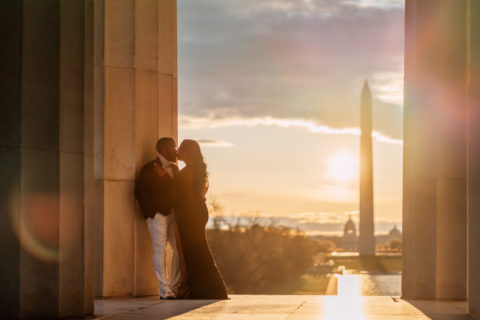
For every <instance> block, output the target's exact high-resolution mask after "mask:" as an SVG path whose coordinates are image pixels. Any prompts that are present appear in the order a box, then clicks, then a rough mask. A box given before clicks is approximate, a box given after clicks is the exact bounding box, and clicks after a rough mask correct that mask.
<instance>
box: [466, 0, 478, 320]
mask: <svg viewBox="0 0 480 320" xmlns="http://www.w3.org/2000/svg"><path fill="white" fill-rule="evenodd" d="M479 15H480V3H479V2H478V1H475V0H473V1H471V0H470V1H469V11H468V21H469V57H470V59H469V68H468V69H469V90H468V254H469V255H468V271H469V272H468V300H469V301H468V302H469V311H470V314H471V316H473V317H474V318H475V319H480V274H479V272H478V270H480V141H479V137H480V42H479V41H478V39H479V36H480V33H479V30H480V20H479V19H478V17H479Z"/></svg>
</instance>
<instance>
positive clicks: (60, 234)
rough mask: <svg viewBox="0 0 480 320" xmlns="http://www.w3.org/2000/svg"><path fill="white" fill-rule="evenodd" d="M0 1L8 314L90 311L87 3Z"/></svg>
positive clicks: (5, 299) (4, 302)
mask: <svg viewBox="0 0 480 320" xmlns="http://www.w3.org/2000/svg"><path fill="white" fill-rule="evenodd" d="M0 8H1V10H0V12H1V14H2V17H1V18H2V19H1V21H2V22H1V23H2V27H1V28H0V29H1V30H2V35H1V40H0V42H1V44H2V52H3V53H2V59H1V63H2V70H7V73H5V74H4V73H3V72H2V76H1V94H2V101H6V104H5V105H3V106H2V109H1V110H2V111H1V112H2V116H0V119H1V121H2V123H1V127H2V130H5V132H2V135H1V136H2V142H1V149H0V150H1V157H2V173H1V176H2V181H3V182H4V183H2V190H1V203H2V206H3V210H2V212H3V214H2V215H1V218H0V219H2V222H1V223H0V225H1V226H2V227H1V228H2V230H1V231H2V232H1V235H0V236H1V241H0V242H1V243H2V246H1V249H0V250H1V252H0V254H1V255H2V273H1V275H0V282H1V287H2V293H1V295H2V296H1V297H0V301H1V306H2V313H3V316H6V317H11V318H37V317H43V318H50V317H51V318H58V317H78V316H83V315H84V314H86V313H88V312H89V310H92V309H93V295H92V294H88V293H86V291H85V290H86V282H87V281H92V279H87V278H86V277H85V270H84V262H85V261H86V260H87V259H88V258H87V257H88V255H89V254H90V253H89V252H88V251H87V250H85V243H84V218H85V215H84V206H83V188H84V184H83V180H84V179H83V178H84V177H83V172H84V171H83V103H84V97H83V66H84V56H83V54H84V42H83V35H84V20H83V18H84V5H83V2H78V1H72V0H71V1H68V0H67V1H58V0H45V1H33V0H23V1H18V0H17V1H2V3H1V4H0ZM3 67H5V68H6V69H3ZM3 98H5V100H4V99H3Z"/></svg>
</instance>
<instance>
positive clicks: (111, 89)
mask: <svg viewBox="0 0 480 320" xmlns="http://www.w3.org/2000/svg"><path fill="white" fill-rule="evenodd" d="M95 6H96V7H97V11H96V14H97V19H98V20H97V21H96V23H102V22H103V26H104V33H103V38H101V34H99V37H98V38H97V39H96V42H97V43H98V45H97V47H96V48H95V50H94V51H95V56H96V57H97V60H96V62H95V73H96V75H95V81H96V83H95V86H94V87H95V88H94V90H95V99H94V101H95V103H94V105H95V106H94V109H95V110H96V111H94V112H95V115H96V116H98V117H100V116H101V117H103V122H99V123H98V125H97V127H96V133H95V137H94V141H95V142H94V144H95V147H94V149H95V150H96V153H95V154H96V155H95V156H94V161H95V162H94V163H95V166H96V168H95V170H94V171H95V175H96V179H98V180H99V181H101V183H102V185H103V188H102V190H103V200H102V202H101V203H102V204H103V208H102V219H101V224H102V225H103V229H102V230H101V232H102V236H101V237H100V239H99V240H98V244H99V246H100V247H101V250H100V252H101V254H99V255H98V256H97V261H98V265H99V268H100V271H99V272H98V274H97V276H98V279H99V281H98V285H97V290H96V292H97V295H101V296H123V295H148V294H158V284H157V282H156V278H155V276H154V272H153V264H152V248H151V240H150V235H149V234H148V230H147V228H146V225H145V221H144V219H143V215H142V214H141V212H140V208H139V207H138V206H136V201H135V196H134V185H135V177H136V174H137V173H138V171H139V170H140V168H141V167H142V166H143V165H144V164H145V163H146V162H148V161H150V160H152V159H153V158H154V157H155V156H156V151H155V143H156V141H157V139H158V138H159V137H160V136H171V137H173V138H175V139H176V137H177V58H176V55H177V42H176V39H177V38H176V32H177V30H176V1H175V0H103V1H98V3H97V2H95ZM102 18H103V19H102ZM103 88H104V90H103Z"/></svg>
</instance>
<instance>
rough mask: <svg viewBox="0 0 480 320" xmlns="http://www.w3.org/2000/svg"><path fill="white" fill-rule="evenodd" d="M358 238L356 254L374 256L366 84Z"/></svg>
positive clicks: (366, 91) (367, 91)
mask: <svg viewBox="0 0 480 320" xmlns="http://www.w3.org/2000/svg"><path fill="white" fill-rule="evenodd" d="M360 109H361V111H360V127H361V130H362V133H361V136H360V237H359V241H358V252H359V253H360V254H361V255H375V226H374V217H373V152H372V94H371V92H370V87H369V86H368V82H367V81H365V83H364V85H363V89H362V99H361V106H360Z"/></svg>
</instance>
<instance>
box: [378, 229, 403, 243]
mask: <svg viewBox="0 0 480 320" xmlns="http://www.w3.org/2000/svg"><path fill="white" fill-rule="evenodd" d="M375 239H376V242H377V243H387V242H388V241H390V240H392V239H398V240H402V232H401V231H400V230H398V228H397V225H394V226H393V228H392V229H391V230H390V231H389V232H388V234H382V235H377V236H376V237H375Z"/></svg>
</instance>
